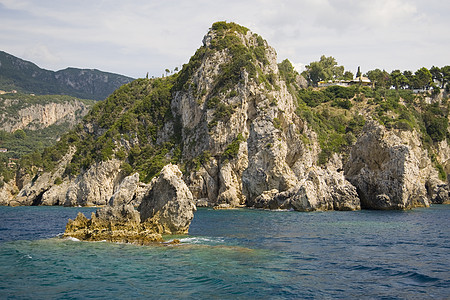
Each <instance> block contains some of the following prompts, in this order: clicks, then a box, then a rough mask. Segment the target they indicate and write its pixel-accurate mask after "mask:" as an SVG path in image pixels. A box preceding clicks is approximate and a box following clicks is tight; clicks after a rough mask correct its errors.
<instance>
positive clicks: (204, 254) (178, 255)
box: [0, 205, 450, 299]
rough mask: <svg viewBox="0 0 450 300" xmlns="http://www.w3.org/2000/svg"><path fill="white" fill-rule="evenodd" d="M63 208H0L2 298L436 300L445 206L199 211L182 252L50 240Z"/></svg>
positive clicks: (443, 257) (441, 283)
mask: <svg viewBox="0 0 450 300" xmlns="http://www.w3.org/2000/svg"><path fill="white" fill-rule="evenodd" d="M94 210H95V209H89V208H63V207H17V208H11V207H0V299H8V298H14V299H29V298H33V299H55V298H58V299H60V298H64V299H79V298H114V299H121V298H151V299H155V298H157V299H161V298H163V299H164V298H196V299H198V298H219V299H236V298H241V299H286V298H288V299H294V298H297V299H298V298H302V299H324V298H342V299H349V298H352V299H424V298H432V299H446V298H450V254H449V253H450V251H449V250H450V233H449V228H450V227H449V220H450V206H445V205H436V206H433V207H431V208H428V209H416V210H411V211H405V212H402V211H388V212H383V211H357V212H316V213H299V212H287V211H262V210H248V209H247V210H228V211H227V210H225V211H221V210H219V211H214V210H210V209H199V210H198V211H197V212H196V213H195V217H194V220H193V222H192V224H191V227H190V231H189V235H188V236H178V237H177V238H179V239H180V240H181V242H182V243H181V245H175V246H135V245H128V244H112V243H106V242H97V243H92V242H79V241H75V240H68V239H60V238H57V237H56V236H57V235H58V234H60V233H62V232H63V231H64V226H65V224H66V221H67V219H68V218H74V217H75V216H76V214H77V212H78V211H83V212H85V214H86V215H89V214H90V212H91V211H94Z"/></svg>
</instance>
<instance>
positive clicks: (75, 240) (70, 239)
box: [65, 236, 81, 242]
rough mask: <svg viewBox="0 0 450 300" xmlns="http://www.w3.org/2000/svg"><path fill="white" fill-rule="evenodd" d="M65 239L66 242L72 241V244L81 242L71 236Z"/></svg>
mask: <svg viewBox="0 0 450 300" xmlns="http://www.w3.org/2000/svg"><path fill="white" fill-rule="evenodd" d="M65 239H66V240H69V241H72V242H81V241H80V240H79V239H77V238H74V237H71V236H68V237H66V238H65Z"/></svg>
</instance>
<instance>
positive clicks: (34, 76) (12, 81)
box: [0, 51, 133, 100]
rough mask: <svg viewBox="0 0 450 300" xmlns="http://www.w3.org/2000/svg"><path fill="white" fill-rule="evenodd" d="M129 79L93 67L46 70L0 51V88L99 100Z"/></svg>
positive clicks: (129, 78)
mask: <svg viewBox="0 0 450 300" xmlns="http://www.w3.org/2000/svg"><path fill="white" fill-rule="evenodd" d="M132 80H133V78H131V77H127V76H123V75H119V74H113V73H107V72H102V71H99V70H93V69H77V68H67V69H64V70H60V71H56V72H55V71H49V70H45V69H41V68H40V67H38V66H37V65H35V64H34V63H32V62H29V61H25V60H22V59H20V58H18V57H15V56H13V55H11V54H8V53H6V52H4V51H0V90H5V91H11V90H17V91H19V92H24V93H34V94H40V95H49V94H59V95H69V96H73V97H78V98H83V99H94V100H103V99H105V98H106V97H108V96H109V95H110V94H111V93H112V92H113V91H114V90H116V89H117V88H118V87H120V86H121V85H123V84H126V83H129V82H131V81H132Z"/></svg>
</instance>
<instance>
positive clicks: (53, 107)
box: [0, 94, 93, 132]
mask: <svg viewBox="0 0 450 300" xmlns="http://www.w3.org/2000/svg"><path fill="white" fill-rule="evenodd" d="M92 105H93V102H92V101H88V100H80V99H77V98H72V97H66V96H31V95H24V94H12V95H11V94H9V95H8V94H6V95H2V96H0V107H1V108H2V113H0V130H4V131H7V132H14V131H16V130H18V129H22V130H23V129H28V130H38V129H42V128H46V127H49V126H51V125H54V124H56V125H57V124H64V126H65V127H66V130H69V129H71V128H72V127H73V126H75V125H76V124H78V123H79V122H80V121H81V119H82V118H83V117H84V116H85V115H86V114H87V113H88V111H89V109H90V108H91V107H92Z"/></svg>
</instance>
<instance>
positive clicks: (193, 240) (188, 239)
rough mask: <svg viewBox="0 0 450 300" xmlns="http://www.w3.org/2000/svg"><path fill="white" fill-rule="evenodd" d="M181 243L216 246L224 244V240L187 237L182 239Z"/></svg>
mask: <svg viewBox="0 0 450 300" xmlns="http://www.w3.org/2000/svg"><path fill="white" fill-rule="evenodd" d="M180 242H181V243H185V244H211V243H213V244H215V243H223V242H224V240H223V238H210V237H200V236H197V237H186V238H182V239H180Z"/></svg>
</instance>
